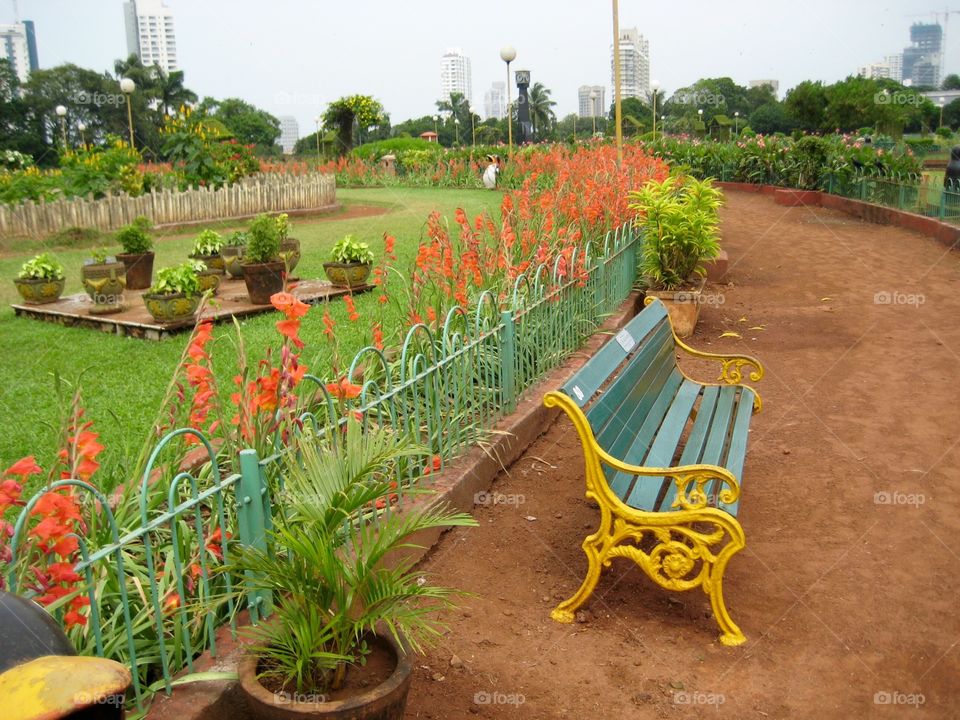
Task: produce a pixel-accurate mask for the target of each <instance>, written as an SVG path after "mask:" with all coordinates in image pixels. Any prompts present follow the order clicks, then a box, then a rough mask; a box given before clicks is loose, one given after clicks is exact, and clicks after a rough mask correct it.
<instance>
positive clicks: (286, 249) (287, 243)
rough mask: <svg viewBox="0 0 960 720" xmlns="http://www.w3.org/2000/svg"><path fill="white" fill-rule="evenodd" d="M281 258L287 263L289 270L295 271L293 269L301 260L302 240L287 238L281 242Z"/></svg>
mask: <svg viewBox="0 0 960 720" xmlns="http://www.w3.org/2000/svg"><path fill="white" fill-rule="evenodd" d="M280 259H281V260H283V261H284V262H285V263H286V264H287V272H293V269H294V268H295V267H296V266H297V263H298V262H300V241H299V240H297V239H296V238H287V239H286V240H284V241H283V242H282V243H280Z"/></svg>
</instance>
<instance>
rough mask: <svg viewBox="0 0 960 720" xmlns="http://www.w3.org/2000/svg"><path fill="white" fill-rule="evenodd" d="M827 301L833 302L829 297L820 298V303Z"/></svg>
mask: <svg viewBox="0 0 960 720" xmlns="http://www.w3.org/2000/svg"><path fill="white" fill-rule="evenodd" d="M828 300H833V298H831V297H825V298H820V302H827V301H828Z"/></svg>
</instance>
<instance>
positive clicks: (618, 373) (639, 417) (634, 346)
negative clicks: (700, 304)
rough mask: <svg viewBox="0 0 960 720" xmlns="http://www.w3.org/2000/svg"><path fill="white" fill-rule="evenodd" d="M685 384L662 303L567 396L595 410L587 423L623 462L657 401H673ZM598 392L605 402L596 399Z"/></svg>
mask: <svg viewBox="0 0 960 720" xmlns="http://www.w3.org/2000/svg"><path fill="white" fill-rule="evenodd" d="M682 380H683V377H682V375H681V374H680V371H679V370H678V368H677V361H676V357H675V355H674V342H673V333H672V332H671V328H670V320H669V319H668V317H667V311H666V308H665V307H664V306H663V304H662V303H653V304H651V305H648V306H647V307H645V308H644V309H643V310H642V311H641V312H640V314H638V315H637V316H636V317H635V318H633V320H631V321H630V322H629V323H628V324H627V325H626V326H625V327H624V328H623V329H622V330H620V332H618V333H617V335H616V336H615V337H614V338H613V339H612V340H610V341H609V342H607V343H606V344H605V345H604V346H603V347H602V348H601V349H600V351H599V352H598V353H597V354H596V355H594V356H593V357H592V358H591V359H590V360H589V361H588V362H587V364H586V365H584V366H583V367H582V368H581V369H580V370H579V371H577V373H576V374H575V375H574V376H573V377H572V378H570V380H568V381H567V382H566V383H565V384H564V385H563V387H562V388H561V390H562V391H563V392H564V393H566V394H567V395H568V396H570V398H571V399H572V400H573V401H574V402H576V403H577V405H579V406H580V407H581V408H583V407H585V406H586V405H588V404H589V405H590V407H589V409H588V410H587V411H586V417H587V420H589V421H590V426H591V427H592V428H593V432H594V435H595V436H596V438H597V442H598V443H599V444H600V447H602V448H603V449H604V450H606V451H607V452H609V453H610V454H611V455H614V456H616V457H623V454H624V451H625V450H626V449H627V447H629V446H630V444H631V443H632V442H633V440H634V438H635V437H636V435H637V432H638V431H639V429H640V427H641V426H642V425H643V422H644V420H645V419H646V418H647V416H648V414H649V413H650V410H651V408H652V407H653V404H654V403H655V402H656V401H657V398H658V397H662V396H672V392H670V388H672V391H673V392H675V391H676V388H677V387H679V385H680V383H681V382H682ZM608 382H609V384H607V383H608ZM601 388H603V390H602V391H601ZM665 389H666V390H667V392H666V393H665V392H664V390H665ZM598 391H599V392H600V394H599V397H596V399H594V396H596V395H597V393H598ZM591 400H593V402H592V403H591Z"/></svg>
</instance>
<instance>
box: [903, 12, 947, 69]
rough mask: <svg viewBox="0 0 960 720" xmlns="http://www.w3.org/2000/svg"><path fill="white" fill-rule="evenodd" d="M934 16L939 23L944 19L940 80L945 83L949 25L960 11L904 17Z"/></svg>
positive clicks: (916, 14) (915, 14)
mask: <svg viewBox="0 0 960 720" xmlns="http://www.w3.org/2000/svg"><path fill="white" fill-rule="evenodd" d="M930 15H933V19H934V20H936V21H937V22H940V18H941V17H942V18H943V22H942V23H941V26H942V27H943V35H942V37H941V39H940V80H941V82H942V81H943V70H944V67H943V63H944V60H945V59H946V57H947V23H948V22H949V20H950V16H951V15H960V10H951V9H950V8H944V9H943V12H937V11H936V10H933V11H931V12H925V13H913V14H912V15H904V17H929V16H930Z"/></svg>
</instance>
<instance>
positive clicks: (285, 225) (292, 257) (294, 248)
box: [276, 213, 300, 273]
mask: <svg viewBox="0 0 960 720" xmlns="http://www.w3.org/2000/svg"><path fill="white" fill-rule="evenodd" d="M276 222H277V236H278V237H279V238H280V259H281V260H283V261H284V262H285V263H286V264H287V272H288V273H289V272H293V269H294V268H295V267H296V266H297V263H298V262H300V241H299V240H297V239H296V238H292V237H290V229H291V228H292V227H293V224H292V223H291V222H290V217H289V216H288V215H287V214H286V213H280V214H279V215H277V220H276Z"/></svg>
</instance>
